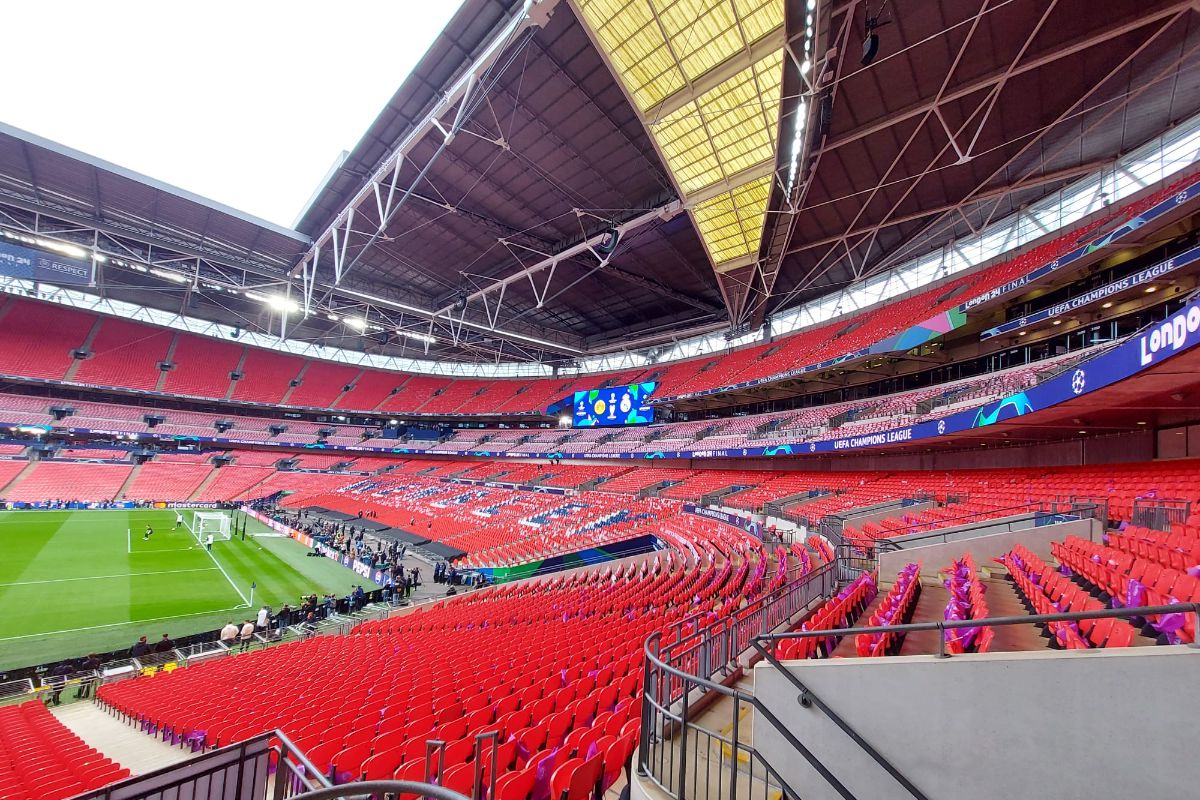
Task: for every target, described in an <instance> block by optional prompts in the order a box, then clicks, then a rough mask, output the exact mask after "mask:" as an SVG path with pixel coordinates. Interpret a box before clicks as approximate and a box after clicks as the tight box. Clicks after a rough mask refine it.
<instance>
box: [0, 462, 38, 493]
mask: <svg viewBox="0 0 1200 800" xmlns="http://www.w3.org/2000/svg"><path fill="white" fill-rule="evenodd" d="M37 464H38V462H36V461H30V462H29V463H28V464H26V465H25V468H24V469H22V470H21V471H20V472H18V473H17V475H16V477H15V478H13V479H12V480H11V481H9V482H8V483H6V484H5V485H3V486H0V497H4V496H5V495H6V494H8V493H9V492H11V491H12V490H13V489H14V488H16V486H17V484H19V483H20V482H21V480H22V479H24V477H25V476H26V475H28V474H29V473H31V472H33V468H34V467H36V466H37Z"/></svg>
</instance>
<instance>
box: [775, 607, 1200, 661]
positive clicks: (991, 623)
mask: <svg viewBox="0 0 1200 800" xmlns="http://www.w3.org/2000/svg"><path fill="white" fill-rule="evenodd" d="M1188 612H1191V613H1193V614H1196V615H1197V621H1198V622H1200V603H1172V604H1170V605H1164V606H1130V607H1125V608H1099V609H1095V610H1093V611H1059V612H1056V613H1054V614H1024V615H1022V616H1016V617H1013V616H1010V617H984V618H982V619H952V620H937V621H935V622H909V623H906V624H904V625H874V626H869V627H856V628H835V629H833V630H820V631H787V632H785V633H765V634H762V635H761V636H757V637H755V639H754V647H755V649H757V650H758V651H759V652H760V653H762V652H764V651H765V650H766V649H769V648H764V647H762V646H761V645H763V644H769V643H771V642H779V641H783V640H786V639H810V638H815V637H822V638H827V637H830V636H856V635H858V634H861V633H902V634H907V633H913V632H915V631H947V630H956V629H958V628H998V627H1001V626H1004V625H1039V624H1041V623H1043V622H1078V621H1080V620H1085V619H1120V618H1124V617H1148V616H1156V615H1158V614H1180V613H1188ZM940 642H941V644H940V646H939V651H940V652H939V653H938V655H939V656H942V657H949V654H947V653H946V652H945V642H946V637H945V636H942V637H940Z"/></svg>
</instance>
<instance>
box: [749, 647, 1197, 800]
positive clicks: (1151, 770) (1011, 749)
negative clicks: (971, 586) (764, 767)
mask: <svg viewBox="0 0 1200 800" xmlns="http://www.w3.org/2000/svg"><path fill="white" fill-rule="evenodd" d="M788 666H789V667H790V668H793V669H795V671H796V675H797V676H798V677H799V678H800V679H801V680H802V681H803V682H804V683H805V684H806V685H807V686H808V687H809V688H810V689H811V690H812V691H813V692H814V693H815V694H816V695H817V696H818V697H820V698H821V699H822V700H824V701H825V702H826V703H827V704H828V705H829V706H830V707H831V708H832V709H833V710H834V711H835V712H836V713H837V714H838V715H839V716H841V717H842V719H844V720H845V721H846V722H847V723H848V724H849V725H850V726H851V727H852V728H853V729H854V730H856V731H857V732H858V733H859V734H860V735H861V736H862V737H863V738H865V739H866V741H867V742H869V743H871V745H872V746H874V747H875V748H876V749H877V750H878V751H880V752H881V753H882V754H883V755H884V756H885V757H886V758H887V759H888V760H889V761H891V763H892V764H893V765H894V766H895V767H896V768H897V769H898V770H899V771H900V772H901V774H903V775H905V777H907V778H908V779H909V780H910V781H912V782H913V783H914V784H915V785H916V786H917V788H918V789H920V790H921V791H922V792H924V793H925V795H926V796H927V797H929V798H931V800H952V799H953V798H971V800H1012V798H1023V797H1028V798H1033V797H1038V798H1053V799H1054V800H1107V799H1108V798H1112V800H1131V799H1132V798H1184V797H1196V796H1197V792H1198V790H1197V785H1198V784H1197V780H1198V779H1200V766H1198V764H1197V760H1196V757H1195V747H1194V744H1193V742H1192V740H1191V736H1190V732H1191V731H1193V730H1195V725H1196V720H1197V719H1198V718H1200V694H1198V693H1197V692H1196V691H1194V685H1193V684H1194V681H1195V676H1196V674H1197V670H1198V669H1200V650H1195V649H1192V648H1188V647H1183V646H1178V647H1155V648H1128V649H1114V650H1093V651H1090V652H1077V653H1062V652H1056V651H1045V652H1030V653H990V654H986V655H969V656H957V657H954V658H948V659H938V658H936V657H934V656H911V657H903V658H864V659H837V660H829V661H805V662H789V665H788ZM754 686H755V692H754V693H755V695H756V696H757V697H758V698H760V699H761V700H762V701H763V702H764V703H765V704H766V705H767V707H768V708H769V709H770V710H771V712H772V713H773V714H774V715H775V716H776V717H778V718H779V719H780V720H781V721H782V722H783V723H784V724H785V725H786V726H787V727H788V728H789V730H790V731H791V732H792V733H793V734H794V735H795V736H796V737H797V738H798V739H799V740H800V742H802V743H803V744H804V745H805V746H806V747H808V748H809V749H811V750H812V751H813V752H814V753H815V754H816V755H817V756H818V758H820V760H821V762H822V763H823V764H825V765H826V767H827V768H829V769H830V771H831V772H833V774H834V775H835V776H837V778H838V779H839V780H841V781H842V782H843V783H844V784H845V785H846V786H847V788H849V789H850V791H851V792H852V793H854V795H855V796H856V797H858V798H861V800H876V799H877V798H887V799H889V800H890V799H891V798H897V799H900V798H906V797H908V796H909V795H907V794H906V793H905V792H904V790H903V789H902V788H901V787H900V786H899V784H897V783H896V782H895V781H894V780H893V779H892V778H891V777H890V776H888V774H887V773H886V772H884V771H883V769H882V768H881V767H879V766H878V765H877V764H876V763H875V762H874V761H872V760H871V759H870V758H869V757H868V756H867V755H866V754H865V753H864V752H863V751H862V750H861V749H860V748H858V747H857V746H856V745H855V744H854V743H853V742H851V741H850V739H849V738H847V737H846V735H845V734H844V733H842V732H841V731H840V730H839V729H838V728H837V727H836V726H835V725H834V724H833V723H832V722H830V721H829V719H828V718H827V717H825V715H824V714H822V713H821V712H820V711H818V710H816V709H815V708H810V709H804V708H801V707H800V705H799V703H798V702H797V697H796V695H797V693H796V689H795V687H793V686H792V685H791V684H790V683H788V682H787V681H786V679H785V678H784V677H783V676H782V675H781V674H780V673H779V672H778V671H777V670H776V669H775V668H774V667H772V666H771V665H770V664H767V663H766V662H763V663H760V664H759V665H758V666H757V667H756V668H755V675H754ZM754 743H755V745H756V746H757V747H758V748H759V749H760V750H761V751H762V753H763V754H764V756H765V757H766V760H767V762H768V763H770V764H771V765H772V766H773V767H774V768H775V769H777V770H779V772H780V773H781V774H782V775H783V776H784V777H785V779H786V780H787V781H788V783H789V785H790V786H791V787H792V788H793V789H794V790H795V791H796V792H797V793H798V794H799V795H800V796H802V797H804V798H805V800H836V797H837V796H836V794H835V793H834V792H833V791H832V790H831V789H830V788H829V786H828V784H826V783H825V782H824V781H823V780H822V779H821V778H820V776H819V775H817V774H816V773H815V772H814V771H813V770H812V768H811V767H809V766H808V764H807V763H806V762H805V761H804V760H803V759H802V758H801V757H800V756H799V754H797V753H796V752H794V751H793V750H792V749H791V748H790V747H789V746H788V745H787V744H786V742H785V741H784V740H783V739H782V737H781V736H780V735H779V734H778V732H777V731H775V729H774V728H772V727H771V726H770V725H768V724H766V723H765V722H764V720H763V717H762V715H761V714H756V715H755V719H754Z"/></svg>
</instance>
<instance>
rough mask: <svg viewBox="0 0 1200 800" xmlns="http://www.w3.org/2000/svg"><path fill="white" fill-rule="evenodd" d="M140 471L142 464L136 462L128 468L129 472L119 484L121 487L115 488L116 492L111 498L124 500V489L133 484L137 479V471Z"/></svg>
mask: <svg viewBox="0 0 1200 800" xmlns="http://www.w3.org/2000/svg"><path fill="white" fill-rule="evenodd" d="M141 471H142V465H141V464H138V465H137V466H135V467H134V468H133V469H131V470H129V474H128V475H127V476H125V482H124V483H122V484H121V488H120V489H117V493H116V494H115V495H114V496H113V500H124V499H125V491H126V490H127V489H128V488H129V487H130V486H132V485H133V482H134V481H135V480H137V476H138V473H139V472H141Z"/></svg>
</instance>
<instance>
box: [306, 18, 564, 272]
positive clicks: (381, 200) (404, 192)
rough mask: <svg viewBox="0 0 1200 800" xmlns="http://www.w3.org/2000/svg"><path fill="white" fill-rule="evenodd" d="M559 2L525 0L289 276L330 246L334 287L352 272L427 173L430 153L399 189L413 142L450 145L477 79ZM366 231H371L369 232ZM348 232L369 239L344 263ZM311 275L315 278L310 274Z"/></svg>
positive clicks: (540, 21) (441, 146)
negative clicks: (369, 216)
mask: <svg viewBox="0 0 1200 800" xmlns="http://www.w3.org/2000/svg"><path fill="white" fill-rule="evenodd" d="M558 2H559V0H525V3H524V5H523V6H522V7H521V10H520V11H519V12H518V13H517V14H516V15H515V16H514V17H513V18H512V20H511V21H510V22H509V23H508V24H507V25H505V26H504V27H503V28H502V29H501V30H500V31H499V32H498V33H497V34H496V35H495V37H493V38H492V40H491V41H490V42H489V43H488V45H487V46H486V47H485V48H484V50H483V52H482V53H480V55H479V56H478V57H477V58H476V59H475V60H474V61H473V62H472V63H471V65H470V66H469V67H468V68H467V69H466V71H464V72H463V74H462V75H461V76H460V77H459V79H458V80H457V81H456V82H455V83H454V85H453V86H452V87H451V88H450V90H449V91H448V92H446V94H445V95H444V96H443V97H442V98H441V99H440V100H439V101H438V102H437V104H436V105H434V107H433V108H432V109H431V110H430V111H429V113H428V114H426V115H425V118H424V119H422V120H421V122H419V123H418V124H417V125H415V126H414V127H413V129H412V130H411V131H409V133H408V135H407V136H405V137H404V139H403V140H402V141H401V142H400V144H399V145H398V146H397V147H396V149H395V150H393V151H392V153H391V154H390V155H389V156H388V157H387V158H386V159H384V161H383V163H381V164H380V165H379V167H378V168H377V169H376V170H375V172H374V173H373V174H372V175H371V177H370V179H369V180H368V181H367V182H366V183H365V184H364V185H363V187H362V188H361V189H360V190H359V191H358V193H357V194H355V195H354V197H353V198H352V199H351V200H350V202H349V203H347V204H346V208H345V209H343V210H342V211H341V213H339V214H338V215H337V217H336V218H335V219H334V221H333V222H332V223H330V225H329V226H328V227H327V228H326V229H325V230H324V232H322V233H321V234H320V235H319V236H318V237H316V239H315V240H314V241H313V243H312V246H311V247H310V248H309V250H308V252H306V253H305V254H304V256H302V257H301V258H300V260H299V261H298V262H297V263H296V265H295V267H294V268H293V269H292V272H291V277H293V278H295V277H297V276H299V275H300V274H301V272H302V271H303V267H304V265H305V264H307V263H309V262H313V261H315V260H316V258H317V253H318V250H319V248H320V247H322V246H324V245H327V244H330V243H333V253H334V267H335V275H334V278H335V281H334V285H337V284H338V283H340V282H341V280H342V278H343V277H344V276H345V274H346V273H347V272H349V270H350V269H351V268H353V266H354V265H355V263H356V262H357V261H358V259H359V258H360V257H361V256H362V253H363V252H364V251H365V250H366V249H367V248H368V247H370V246H371V245H372V244H373V243H374V242H375V241H376V240H377V239H378V238H379V236H380V235H381V234H382V233H383V231H384V230H385V229H386V227H387V225H388V223H389V222H390V221H391V219H392V218H393V217H394V216H395V214H396V212H397V211H398V210H399V209H400V207H401V206H402V205H403V204H404V202H405V201H406V200H407V199H408V197H409V196H410V195H411V194H412V192H413V190H415V189H416V186H417V184H418V183H419V182H420V180H421V178H422V177H423V175H424V172H425V171H427V170H428V169H429V167H430V166H431V165H432V164H433V162H434V161H435V160H436V158H437V155H436V154H435V155H434V157H433V158H431V159H430V161H429V163H427V164H426V165H425V167H424V169H423V170H421V172H420V174H418V175H417V177H416V178H414V179H413V181H412V182H411V183H410V184H409V185H408V186H407V187H405V188H403V189H401V185H400V178H399V174H400V170H401V169H402V168H403V166H404V163H405V159H406V158H407V156H408V154H409V153H410V152H411V151H412V150H413V148H414V147H415V146H416V145H417V143H418V142H420V141H421V140H422V139H423V138H425V137H426V136H427V135H429V134H430V133H431V132H433V131H438V132H440V133H441V138H442V142H441V145H440V146H439V148H438V151H437V152H438V153H440V152H441V150H443V149H445V147H446V146H447V145H449V143H450V142H451V141H453V139H454V136H455V135H456V134H457V132H458V130H459V128H460V127H461V126H462V124H463V123H464V122H465V121H466V117H467V113H466V109H467V107H468V105H469V101H470V100H471V98H472V97H473V95H474V94H475V93H476V92H477V91H478V90H479V83H480V79H481V78H482V77H483V76H485V75H486V74H487V72H488V70H489V69H491V68H492V66H493V65H495V64H496V62H497V61H498V60H499V59H500V57H501V56H502V55H503V54H504V52H505V51H506V50H508V48H509V47H510V46H511V45H512V44H513V43H514V42H515V41H516V40H517V38H518V37H519V36H520V35H521V34H522V33H524V32H525V31H526V30H528V29H529V28H531V27H542V26H544V25H545V24H546V22H548V21H549V19H550V14H551V12H552V11H553V10H554V8H555V6H557V5H558ZM456 106H457V111H456V113H455V117H454V120H453V122H452V123H450V127H449V128H447V127H446V125H445V123H444V122H443V120H442V118H443V117H444V116H446V115H447V114H448V113H449V112H450V111H451V110H452V109H455V107H456ZM397 192H399V193H400V197H399V198H397V197H396V195H397ZM368 204H369V206H373V207H374V209H375V210H376V212H377V213H378V215H379V216H378V217H377V222H376V223H372V224H371V225H370V226H369V229H368V230H367V231H355V230H354V229H353V226H352V223H353V222H354V212H355V209H358V208H360V207H362V206H364V205H368ZM360 219H361V215H360ZM370 228H373V230H371V229H370ZM352 233H354V234H362V233H365V234H367V236H368V239H367V241H366V243H365V244H364V245H361V246H358V252H357V253H356V254H355V255H354V257H353V258H352V259H350V260H348V261H347V259H346V255H347V253H346V247H347V241H348V240H349V238H350V235H351V234H352ZM338 239H341V242H340V247H339V244H338V243H337V240H338ZM339 250H340V252H339ZM313 272H314V274H315V270H314V271H313Z"/></svg>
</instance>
